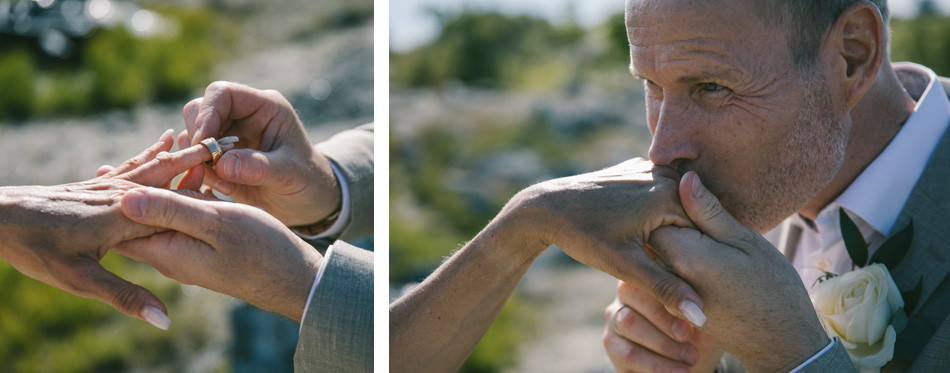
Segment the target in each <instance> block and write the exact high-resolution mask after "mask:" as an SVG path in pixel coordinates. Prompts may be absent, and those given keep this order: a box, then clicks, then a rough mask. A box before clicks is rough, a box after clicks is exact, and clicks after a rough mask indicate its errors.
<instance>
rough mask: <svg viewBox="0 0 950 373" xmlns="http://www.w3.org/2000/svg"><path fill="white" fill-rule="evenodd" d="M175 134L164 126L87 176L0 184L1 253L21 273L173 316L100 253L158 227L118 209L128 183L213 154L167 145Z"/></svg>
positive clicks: (155, 182)
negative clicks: (118, 161) (143, 144)
mask: <svg viewBox="0 0 950 373" xmlns="http://www.w3.org/2000/svg"><path fill="white" fill-rule="evenodd" d="M172 134H173V132H172V131H171V130H169V131H168V132H166V133H165V134H163V135H162V137H161V138H160V139H159V141H158V142H157V143H156V144H155V145H153V146H151V147H149V148H148V149H146V150H145V151H144V152H142V153H141V154H139V155H138V156H136V157H135V158H132V159H130V160H128V161H126V162H125V163H123V164H122V165H120V166H119V167H116V168H114V169H113V168H109V169H108V170H104V171H105V172H103V174H102V175H101V176H100V177H97V178H95V179H92V180H89V181H84V182H79V183H73V184H65V185H57V186H27V187H5V188H0V257H2V258H3V259H4V260H6V261H7V262H9V263H10V265H12V266H13V267H14V268H16V269H17V270H18V271H20V273H23V274H24V275H27V276H29V277H32V278H34V279H36V280H39V281H42V282H45V283H47V284H49V285H52V286H55V287H57V288H60V289H63V290H65V291H67V292H69V293H71V294H74V295H78V296H81V297H86V298H92V299H97V300H100V301H102V302H104V303H106V304H109V305H111V306H112V307H114V308H115V309H117V310H119V311H121V312H123V313H125V314H128V315H130V316H133V317H136V318H139V319H142V320H144V321H147V322H149V323H151V324H153V325H155V326H156V327H159V328H162V329H167V328H168V326H169V323H170V322H171V321H170V320H169V319H168V317H167V316H166V315H167V310H166V309H165V305H164V304H162V302H161V301H160V300H159V299H158V298H156V297H155V295H153V294H152V293H151V292H149V291H148V290H146V289H144V288H142V287H140V286H137V285H134V284H132V283H130V282H128V281H125V280H123V279H122V278H119V277H118V276H116V275H114V274H112V273H110V272H108V271H106V270H105V269H104V268H102V266H100V265H99V261H100V260H102V257H103V256H105V254H106V252H107V251H108V250H109V249H110V248H111V247H112V246H114V245H115V244H118V243H119V242H121V241H124V240H128V239H133V238H137V237H145V236H149V235H151V234H154V233H155V232H157V231H158V230H157V229H156V228H153V227H149V226H144V225H140V224H136V223H134V222H132V221H129V220H128V219H126V218H125V216H124V215H123V214H122V212H121V211H119V199H120V198H121V197H122V195H123V193H124V192H125V191H127V190H131V189H134V188H139V187H141V186H142V185H147V186H166V185H168V184H169V183H170V182H171V179H172V178H173V177H175V176H176V175H177V174H179V173H181V172H183V171H185V170H187V169H189V168H191V167H194V166H195V165H196V164H200V163H201V162H203V161H205V160H207V159H210V158H211V155H210V153H209V152H208V151H207V150H203V149H200V148H199V147H195V148H192V149H186V150H184V151H181V152H178V153H175V154H170V153H167V151H168V150H170V149H171V147H172V145H173V143H174V139H173V136H172Z"/></svg>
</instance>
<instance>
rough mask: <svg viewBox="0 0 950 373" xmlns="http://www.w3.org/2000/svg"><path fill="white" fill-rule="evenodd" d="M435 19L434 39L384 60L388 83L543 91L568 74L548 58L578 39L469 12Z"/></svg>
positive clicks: (530, 21)
mask: <svg viewBox="0 0 950 373" xmlns="http://www.w3.org/2000/svg"><path fill="white" fill-rule="evenodd" d="M437 16H438V17H439V19H440V21H441V23H442V24H443V28H442V33H441V34H440V36H439V37H438V39H436V40H435V41H434V42H433V43H431V44H429V45H427V46H424V47H422V48H419V49H416V50H414V51H412V52H409V53H407V54H405V55H399V54H393V55H391V56H390V61H391V62H390V65H391V70H390V71H391V77H392V80H393V81H394V82H397V83H400V84H405V85H408V86H428V87H437V86H439V85H441V84H443V83H445V82H446V81H449V80H457V81H460V82H462V83H464V84H467V85H474V86H482V87H498V88H516V87H520V86H532V85H535V86H536V85H542V86H543V85H546V84H548V83H549V82H550V81H559V80H563V79H564V75H566V74H567V73H568V71H566V70H565V69H564V67H565V66H564V65H563V63H561V62H559V61H557V59H556V58H555V59H553V60H552V58H554V57H558V53H557V51H559V50H562V49H563V47H565V46H570V45H572V44H575V43H578V42H579V41H581V39H582V37H583V36H584V30H583V29H581V28H579V27H577V26H576V25H573V24H570V25H566V26H561V27H555V26H553V25H551V24H550V23H548V22H547V21H546V20H543V19H540V18H534V17H528V16H519V17H508V16H505V15H502V14H498V13H472V12H463V13H459V14H454V15H447V14H437ZM560 57H565V58H566V56H560Z"/></svg>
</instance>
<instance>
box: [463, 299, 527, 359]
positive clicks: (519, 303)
mask: <svg viewBox="0 0 950 373" xmlns="http://www.w3.org/2000/svg"><path fill="white" fill-rule="evenodd" d="M538 312H539V310H538V309H537V307H535V306H533V305H532V304H531V303H528V302H527V301H525V300H524V299H523V298H519V297H517V296H512V297H511V299H509V300H508V303H506V304H505V307H504V308H502V309H501V312H500V313H499V314H498V317H497V318H495V321H494V322H493V323H492V325H491V327H490V328H488V331H487V332H485V336H484V337H483V338H482V341H481V342H480V343H479V344H478V346H476V347H475V350H474V351H472V354H471V355H470V356H469V357H468V360H465V364H463V365H462V368H461V369H459V372H464V373H490V372H496V371H498V368H499V367H506V366H512V365H513V364H514V363H515V359H514V354H513V353H512V352H513V351H515V350H516V349H517V348H518V346H519V345H520V344H521V343H523V342H524V341H525V340H526V338H525V334H527V333H530V332H531V331H532V330H533V329H535V328H536V327H537V323H538V320H537V318H536V317H534V316H535V315H537V314H538Z"/></svg>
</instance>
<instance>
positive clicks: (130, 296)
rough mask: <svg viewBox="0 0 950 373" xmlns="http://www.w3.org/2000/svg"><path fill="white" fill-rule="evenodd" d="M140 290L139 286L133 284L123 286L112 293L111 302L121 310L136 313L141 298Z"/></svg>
mask: <svg viewBox="0 0 950 373" xmlns="http://www.w3.org/2000/svg"><path fill="white" fill-rule="evenodd" d="M139 291H140V290H139V288H138V287H135V286H132V285H129V286H123V287H122V288H120V289H119V290H118V291H117V292H116V293H115V294H113V295H112V299H111V302H110V304H111V305H112V307H114V308H115V309H117V310H119V311H122V312H125V313H134V310H135V305H136V304H137V303H138V299H139V296H138V295H139Z"/></svg>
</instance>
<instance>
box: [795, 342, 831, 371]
mask: <svg viewBox="0 0 950 373" xmlns="http://www.w3.org/2000/svg"><path fill="white" fill-rule="evenodd" d="M837 341H838V337H832V338H831V343H828V345H827V346H825V348H823V349H821V351H818V353H817V354H815V356H812V357H811V359H808V360H805V362H804V363H802V364H801V365H799V366H797V367H795V369H792V370H791V371H790V372H788V373H797V372H798V371H800V370H802V368H805V367H806V366H808V364H811V363H812V362H813V361H815V360H818V358H819V357H821V355H824V354H825V353H826V352H828V351H831V349H832V348H834V347H835V343H837Z"/></svg>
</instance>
